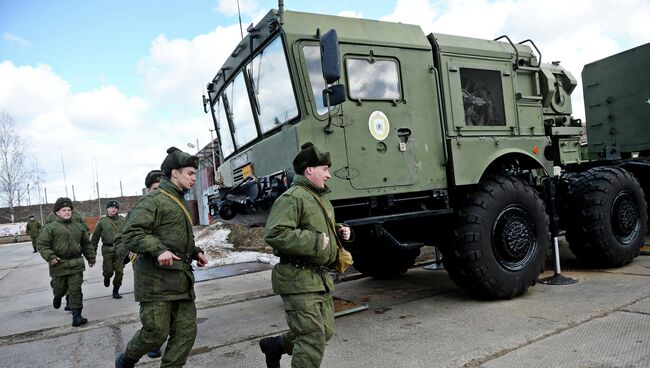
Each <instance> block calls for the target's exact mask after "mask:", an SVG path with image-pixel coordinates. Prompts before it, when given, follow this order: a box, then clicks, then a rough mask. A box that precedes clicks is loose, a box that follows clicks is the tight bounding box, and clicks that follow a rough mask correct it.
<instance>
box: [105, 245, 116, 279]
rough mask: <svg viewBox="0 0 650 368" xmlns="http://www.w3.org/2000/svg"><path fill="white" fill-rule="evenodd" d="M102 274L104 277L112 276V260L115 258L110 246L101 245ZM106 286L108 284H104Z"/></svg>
mask: <svg viewBox="0 0 650 368" xmlns="http://www.w3.org/2000/svg"><path fill="white" fill-rule="evenodd" d="M102 257H103V258H104V260H103V261H102V274H103V275H104V279H110V278H111V277H112V276H113V262H114V260H115V251H113V248H112V247H105V246H102ZM106 286H108V285H106Z"/></svg>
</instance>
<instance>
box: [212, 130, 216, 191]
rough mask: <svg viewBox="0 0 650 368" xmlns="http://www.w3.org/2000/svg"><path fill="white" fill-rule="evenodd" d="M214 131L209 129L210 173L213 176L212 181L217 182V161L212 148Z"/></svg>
mask: <svg viewBox="0 0 650 368" xmlns="http://www.w3.org/2000/svg"><path fill="white" fill-rule="evenodd" d="M212 132H214V129H210V141H211V142H212V172H213V175H214V180H213V181H216V180H217V159H216V158H215V155H214V154H215V147H214V137H213V136H212Z"/></svg>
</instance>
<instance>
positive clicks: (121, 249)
mask: <svg viewBox="0 0 650 368" xmlns="http://www.w3.org/2000/svg"><path fill="white" fill-rule="evenodd" d="M161 176H162V171H160V170H151V171H149V173H147V176H146V177H145V178H144V186H145V187H146V188H147V193H151V192H153V191H154V190H157V189H158V186H159V185H160V179H161ZM144 198H146V196H143V197H142V198H141V200H142V199H144ZM130 214H131V213H130V212H129V214H128V215H126V219H127V220H128V218H129V215H130ZM125 221H126V220H125ZM121 230H122V229H121ZM121 230H120V233H119V234H118V235H117V236H116V237H115V247H116V248H115V252H116V253H117V256H118V257H119V258H120V259H126V261H125V262H128V261H130V262H131V265H132V266H133V267H134V268H135V261H136V259H137V258H138V254H137V253H133V252H129V250H128V249H126V247H125V246H124V242H122V233H121ZM127 257H128V258H127ZM161 355H162V352H161V351H160V347H158V348H156V349H153V350H151V351H150V352H148V353H147V356H148V357H149V358H158V357H160V356H161Z"/></svg>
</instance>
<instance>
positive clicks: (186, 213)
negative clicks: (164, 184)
mask: <svg viewBox="0 0 650 368" xmlns="http://www.w3.org/2000/svg"><path fill="white" fill-rule="evenodd" d="M158 190H160V191H161V192H163V193H165V194H166V195H167V197H169V198H171V199H172V201H174V202H176V204H177V205H178V206H179V207H180V208H181V209H182V210H183V213H185V217H186V218H187V221H189V223H190V226H192V216H190V213H189V211H188V210H187V208H185V206H184V205H183V204H182V203H181V201H180V200H178V198H176V197H175V196H174V195H173V194H171V193H169V192H168V191H166V190H164V189H162V188H158Z"/></svg>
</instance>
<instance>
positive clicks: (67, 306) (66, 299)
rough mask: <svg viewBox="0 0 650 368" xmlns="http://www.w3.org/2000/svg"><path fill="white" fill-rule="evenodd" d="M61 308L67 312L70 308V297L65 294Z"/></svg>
mask: <svg viewBox="0 0 650 368" xmlns="http://www.w3.org/2000/svg"><path fill="white" fill-rule="evenodd" d="M63 310H64V311H68V312H70V311H71V310H72V309H70V297H69V296H68V295H66V296H65V308H63Z"/></svg>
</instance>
